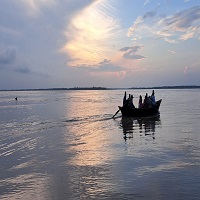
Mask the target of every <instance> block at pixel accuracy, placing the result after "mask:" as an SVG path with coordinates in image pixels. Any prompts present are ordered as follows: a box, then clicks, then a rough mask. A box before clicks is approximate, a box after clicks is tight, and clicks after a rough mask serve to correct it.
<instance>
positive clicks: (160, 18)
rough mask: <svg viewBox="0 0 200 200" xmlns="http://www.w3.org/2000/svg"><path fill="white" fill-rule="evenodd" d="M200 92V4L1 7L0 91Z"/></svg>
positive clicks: (72, 1) (70, 0)
mask: <svg viewBox="0 0 200 200" xmlns="http://www.w3.org/2000/svg"><path fill="white" fill-rule="evenodd" d="M173 85H200V1H199V0H176V1H175V0H0V89H1V90H5V89H6V90H7V89H39V88H63V87H64V88H71V87H109V88H110V87H111V88H123V87H154V86H173Z"/></svg>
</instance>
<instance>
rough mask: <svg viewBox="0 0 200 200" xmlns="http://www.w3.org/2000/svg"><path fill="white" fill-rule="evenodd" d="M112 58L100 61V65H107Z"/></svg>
mask: <svg viewBox="0 0 200 200" xmlns="http://www.w3.org/2000/svg"><path fill="white" fill-rule="evenodd" d="M110 62H111V60H107V59H104V61H102V62H100V63H99V65H106V64H109V63H110Z"/></svg>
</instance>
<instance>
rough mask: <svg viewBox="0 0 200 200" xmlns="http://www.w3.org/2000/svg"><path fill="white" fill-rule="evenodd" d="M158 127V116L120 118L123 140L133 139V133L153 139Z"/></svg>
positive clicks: (159, 121)
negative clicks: (150, 136)
mask: <svg viewBox="0 0 200 200" xmlns="http://www.w3.org/2000/svg"><path fill="white" fill-rule="evenodd" d="M159 125H161V120H160V115H156V116H153V117H148V118H140V119H136V118H131V117H124V116H122V118H121V122H120V127H122V130H123V134H124V139H125V140H127V139H131V138H133V134H134V133H140V134H144V135H152V137H153V139H155V136H154V134H155V130H156V127H158V126H159Z"/></svg>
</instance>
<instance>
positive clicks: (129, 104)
mask: <svg viewBox="0 0 200 200" xmlns="http://www.w3.org/2000/svg"><path fill="white" fill-rule="evenodd" d="M123 107H127V108H135V106H134V104H133V95H130V94H129V97H128V99H126V101H123Z"/></svg>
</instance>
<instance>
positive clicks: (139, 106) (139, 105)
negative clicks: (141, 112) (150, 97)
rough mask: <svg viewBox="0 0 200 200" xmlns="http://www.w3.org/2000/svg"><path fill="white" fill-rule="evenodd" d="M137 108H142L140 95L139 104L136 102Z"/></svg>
mask: <svg viewBox="0 0 200 200" xmlns="http://www.w3.org/2000/svg"><path fill="white" fill-rule="evenodd" d="M138 108H139V109H141V108H142V96H141V95H140V98H139V102H138Z"/></svg>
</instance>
